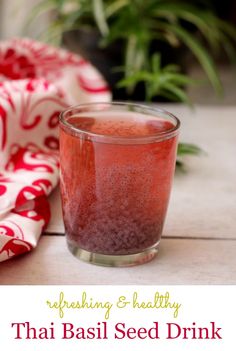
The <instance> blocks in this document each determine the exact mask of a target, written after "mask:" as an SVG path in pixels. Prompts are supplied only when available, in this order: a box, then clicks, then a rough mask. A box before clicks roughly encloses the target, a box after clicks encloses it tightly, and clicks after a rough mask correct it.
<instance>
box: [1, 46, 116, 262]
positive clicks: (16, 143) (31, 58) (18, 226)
mask: <svg viewBox="0 0 236 351" xmlns="http://www.w3.org/2000/svg"><path fill="white" fill-rule="evenodd" d="M110 98H111V96H110V92H109V89H108V87H107V85H106V83H105V81H104V80H103V78H102V77H101V75H100V74H99V73H98V72H97V70H96V69H95V68H94V67H92V66H91V65H90V63H89V62H87V61H86V60H84V59H83V58H82V57H80V56H78V55H75V54H73V53H70V52H68V51H66V50H62V49H57V48H53V47H50V46H48V45H45V44H42V43H39V42H35V41H32V40H29V39H12V40H11V41H6V42H0V261H4V260H7V259H9V258H11V257H13V256H15V255H19V254H22V253H25V252H27V251H30V250H31V249H32V248H34V247H35V246H36V245H37V242H38V239H39V237H40V234H41V233H42V231H43V229H44V228H45V227H46V225H47V224H48V222H49V220H50V208H49V204H48V200H47V197H48V195H49V194H50V192H51V191H52V190H53V188H55V186H56V185H57V183H58V173H59V172H58V168H59V159H58V115H59V113H60V111H62V110H63V109H65V108H66V107H67V106H69V105H72V104H77V103H83V102H96V101H109V100H110Z"/></svg>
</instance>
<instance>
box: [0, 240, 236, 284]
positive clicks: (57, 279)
mask: <svg viewBox="0 0 236 351" xmlns="http://www.w3.org/2000/svg"><path fill="white" fill-rule="evenodd" d="M235 252H236V241H235V240H228V241H227V240H198V239H193V240H192V239H163V240H162V242H161V246H160V251H159V253H158V256H157V257H156V259H154V260H153V261H152V262H149V263H147V264H144V265H141V266H136V267H132V268H106V267H99V266H94V265H91V264H87V263H83V262H81V261H79V260H78V259H76V258H75V257H73V256H72V255H71V254H70V252H69V251H68V250H67V248H66V244H65V238H64V237H63V236H50V235H49V236H43V237H42V238H41V240H40V243H39V245H38V247H37V249H35V250H34V251H33V252H32V253H29V254H27V255H25V256H21V257H18V258H16V259H13V260H9V261H5V262H3V263H1V265H0V284H81V285H82V284H236V255H235Z"/></svg>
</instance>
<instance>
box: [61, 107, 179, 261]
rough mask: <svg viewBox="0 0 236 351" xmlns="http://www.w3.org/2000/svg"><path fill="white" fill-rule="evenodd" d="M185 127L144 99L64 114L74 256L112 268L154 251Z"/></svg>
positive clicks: (65, 191) (64, 171) (64, 177)
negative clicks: (180, 134) (139, 102)
mask: <svg viewBox="0 0 236 351" xmlns="http://www.w3.org/2000/svg"><path fill="white" fill-rule="evenodd" d="M178 129H179V121H178V119H177V118H176V117H174V116H173V115H171V114H169V113H167V112H165V111H162V110H159V109H155V108H149V107H147V106H141V105H133V104H125V103H111V104H109V103H95V104H84V105H79V106H76V107H72V108H71V109H68V110H67V111H65V112H63V113H62V115H61V117H60V162H61V194H62V204H63V217H64V223H65V230H66V238H67V243H68V247H69V249H70V250H71V251H72V253H73V254H74V255H76V256H77V257H79V258H81V259H82V260H85V261H89V262H92V263H95V264H100V265H107V266H111V265H113V266H129V265H135V264H139V263H143V262H146V261H149V260H150V259H152V258H153V257H154V256H155V254H156V253H157V247H158V244H159V241H160V238H161V233H162V229H163V224H164V220H165V216H166V211H167V206H168V200H169V195H170V190H171V184H172V179H173V174H174V169H175V159H176V148H177V135H178Z"/></svg>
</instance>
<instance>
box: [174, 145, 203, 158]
mask: <svg viewBox="0 0 236 351" xmlns="http://www.w3.org/2000/svg"><path fill="white" fill-rule="evenodd" d="M202 153H203V150H202V149H201V148H200V147H199V146H197V145H195V144H189V143H179V145H178V150H177V155H178V156H184V155H199V154H202Z"/></svg>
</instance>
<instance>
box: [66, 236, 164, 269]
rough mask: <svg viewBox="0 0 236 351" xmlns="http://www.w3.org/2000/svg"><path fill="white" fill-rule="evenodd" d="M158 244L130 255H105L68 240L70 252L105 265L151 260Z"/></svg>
mask: <svg viewBox="0 0 236 351" xmlns="http://www.w3.org/2000/svg"><path fill="white" fill-rule="evenodd" d="M158 244H159V242H157V243H156V244H155V245H153V246H151V247H149V248H147V249H145V250H144V251H141V252H139V253H136V254H130V255H104V254H100V253H94V252H89V251H87V250H84V249H81V248H80V247H78V246H75V245H74V244H71V243H69V242H67V245H68V248H69V250H70V252H71V253H72V254H73V255H74V256H75V257H77V258H79V259H80V260H82V261H85V262H88V263H92V264H95V265H98V266H105V267H131V266H136V265H139V264H143V263H146V262H149V261H151V260H152V259H153V258H154V257H155V256H156V255H157V252H158Z"/></svg>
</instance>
